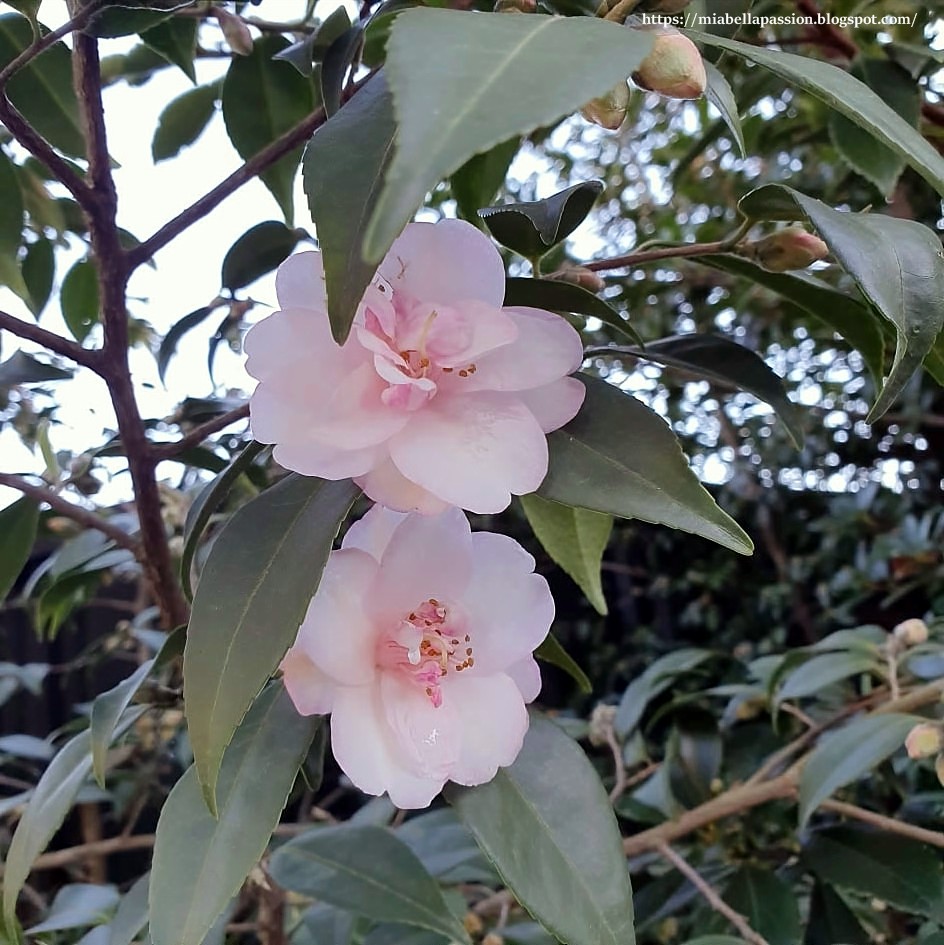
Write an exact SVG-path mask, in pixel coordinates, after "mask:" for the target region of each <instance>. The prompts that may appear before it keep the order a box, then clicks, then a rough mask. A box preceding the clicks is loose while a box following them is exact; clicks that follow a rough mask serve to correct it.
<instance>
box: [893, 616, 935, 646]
mask: <svg viewBox="0 0 944 945" xmlns="http://www.w3.org/2000/svg"><path fill="white" fill-rule="evenodd" d="M892 633H894V634H895V639H896V640H900V641H901V642H902V643H904V645H905V646H918V645H919V644H921V643H927V642H928V625H927V624H926V623H925V622H924V621H923V620H919V619H918V618H917V617H912V618H911V620H903V621H902V622H901V623H900V624H898V626H897V627H895V629H894V630H893V631H892Z"/></svg>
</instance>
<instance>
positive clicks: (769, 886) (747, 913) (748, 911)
mask: <svg viewBox="0 0 944 945" xmlns="http://www.w3.org/2000/svg"><path fill="white" fill-rule="evenodd" d="M724 901H725V902H726V903H727V904H728V905H729V906H731V908H732V909H734V910H735V912H739V913H741V915H743V916H744V918H745V919H747V924H748V925H749V926H750V927H751V928H752V929H754V931H755V932H758V933H759V934H760V935H761V936H763V938H764V939H766V940H767V942H768V943H769V945H797V942H799V940H800V935H801V931H800V912H799V908H798V906H797V900H796V896H795V894H794V892H793V889H791V887H790V886H788V885H787V884H786V883H785V882H784V881H783V880H782V879H780V878H779V877H778V876H776V875H775V874H774V873H771V872H768V871H767V870H761V869H758V868H757V867H754V866H745V867H742V868H741V869H740V870H738V872H737V873H735V874H734V876H733V877H732V879H731V881H730V882H729V883H728V885H727V888H726V889H725V892H724Z"/></svg>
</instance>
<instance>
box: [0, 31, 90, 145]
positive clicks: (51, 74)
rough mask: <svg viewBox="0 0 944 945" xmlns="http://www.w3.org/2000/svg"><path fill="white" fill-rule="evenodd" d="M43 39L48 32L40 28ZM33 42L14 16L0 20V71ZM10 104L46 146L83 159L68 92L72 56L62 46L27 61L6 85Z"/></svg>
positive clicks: (71, 92)
mask: <svg viewBox="0 0 944 945" xmlns="http://www.w3.org/2000/svg"><path fill="white" fill-rule="evenodd" d="M40 31H41V32H42V33H43V34H44V35H45V34H46V33H47V32H49V31H48V30H47V29H46V28H45V27H43V26H41V27H40ZM32 42H33V27H32V26H31V24H30V22H29V20H28V19H26V17H23V16H20V15H19V14H17V13H11V14H8V15H7V16H0V68H2V67H3V66H6V65H7V64H8V63H9V62H11V61H12V60H13V59H15V58H16V57H17V56H18V55H19V54H20V53H21V52H23V51H24V50H25V49H27V48H28V47H29V46H30V45H32ZM6 90H7V94H8V96H9V98H10V101H11V102H12V103H13V104H14V105H15V106H16V108H17V109H18V110H19V111H20V112H22V114H23V117H24V118H25V119H26V120H27V121H28V122H29V123H30V124H31V125H32V126H33V128H35V129H36V131H38V132H39V133H40V134H41V135H42V136H43V137H44V138H45V139H46V140H47V141H48V142H49V143H50V144H52V145H53V146H54V147H56V148H58V149H59V150H60V151H63V152H64V153H66V154H68V155H71V156H72V157H78V158H83V159H84V158H85V137H84V135H83V134H82V122H81V120H80V118H79V103H78V101H77V99H76V97H75V91H74V90H73V88H72V55H71V53H70V52H69V47H68V46H66V44H65V43H63V42H57V43H53V45H52V46H50V47H49V49H47V50H46V51H45V52H44V53H43V54H42V56H39V57H37V58H36V59H33V60H32V61H30V62H29V63H28V64H27V65H26V66H25V67H24V68H22V69H20V70H19V71H18V72H17V73H16V75H14V76H13V78H12V79H10V82H9V83H8V85H7V89H6Z"/></svg>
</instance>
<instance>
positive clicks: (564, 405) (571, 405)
mask: <svg viewBox="0 0 944 945" xmlns="http://www.w3.org/2000/svg"><path fill="white" fill-rule="evenodd" d="M586 393H587V389H586V388H585V387H584V386H583V384H581V383H580V381H578V380H577V378H576V377H562V378H561V379H560V380H557V381H553V382H552V383H550V384H547V385H546V386H544V387H537V388H535V389H534V390H520V391H518V393H517V395H516V396H517V397H518V398H520V400H521V401H522V403H524V405H525V406H526V407H527V408H528V410H530V411H531V413H533V414H534V416H535V418H536V419H537V421H538V423H539V424H540V425H541V429H542V430H543V431H544V432H545V433H550V432H551V431H553V430H559V429H560V428H561V427H562V426H564V425H565V424H567V423H570V421H571V420H573V419H574V417H576V416H577V414H578V413H579V412H580V408H581V407H582V406H583V399H584V397H585V396H586Z"/></svg>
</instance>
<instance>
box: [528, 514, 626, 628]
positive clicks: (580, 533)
mask: <svg viewBox="0 0 944 945" xmlns="http://www.w3.org/2000/svg"><path fill="white" fill-rule="evenodd" d="M521 507H522V508H523V509H524V514H525V515H526V516H527V518H528V523H529V524H530V525H531V528H532V530H533V531H534V534H535V536H536V537H537V539H538V541H540V542H541V544H542V546H543V547H544V550H545V551H546V552H547V553H548V554H549V555H550V556H551V558H552V559H553V560H554V561H555V562H556V563H557V564H559V565H560V566H561V568H563V569H564V571H566V572H567V574H569V575H570V576H571V577H572V578H573V579H574V581H575V583H576V584H577V586H578V587H579V588H580V590H582V591H583V592H584V594H585V595H586V598H587V600H588V601H590V603H591V604H592V606H593V607H594V609H595V610H596V611H597V613H600V614H604V615H605V614H606V613H607V609H606V598H605V597H604V596H603V585H602V583H601V581H600V563H601V561H602V559H603V552H604V551H605V550H606V545H607V542H608V541H609V540H610V533H611V532H612V531H613V518H612V516H610V515H602V514H600V513H599V512H591V511H589V510H588V509H576V508H572V507H571V506H568V505H560V504H559V503H557V502H551V501H549V500H547V499H542V498H541V497H540V496H538V495H523V496H521Z"/></svg>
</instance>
